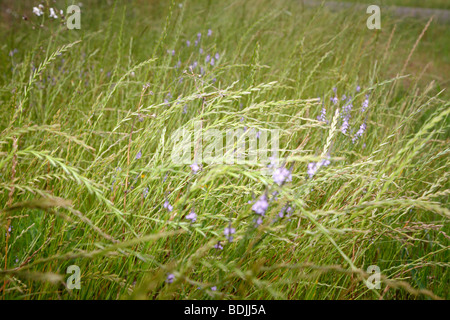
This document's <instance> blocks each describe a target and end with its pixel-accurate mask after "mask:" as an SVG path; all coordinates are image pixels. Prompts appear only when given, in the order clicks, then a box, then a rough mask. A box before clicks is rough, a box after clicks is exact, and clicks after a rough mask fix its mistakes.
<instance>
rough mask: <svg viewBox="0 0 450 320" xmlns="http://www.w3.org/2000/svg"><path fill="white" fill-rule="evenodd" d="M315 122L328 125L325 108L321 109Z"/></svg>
mask: <svg viewBox="0 0 450 320" xmlns="http://www.w3.org/2000/svg"><path fill="white" fill-rule="evenodd" d="M317 120H319V121H323V122H326V123H328V120H327V109H325V107H323V108H322V111H321V112H320V116H318V117H317Z"/></svg>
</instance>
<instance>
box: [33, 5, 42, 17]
mask: <svg viewBox="0 0 450 320" xmlns="http://www.w3.org/2000/svg"><path fill="white" fill-rule="evenodd" d="M33 13H34V14H35V15H37V16H38V17H40V16H41V15H43V14H44V12H43V11H42V10H41V5H39V8H37V7H33Z"/></svg>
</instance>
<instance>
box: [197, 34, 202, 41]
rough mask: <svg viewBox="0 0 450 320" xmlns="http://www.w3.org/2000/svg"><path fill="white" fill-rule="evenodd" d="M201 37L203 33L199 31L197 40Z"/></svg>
mask: <svg viewBox="0 0 450 320" xmlns="http://www.w3.org/2000/svg"><path fill="white" fill-rule="evenodd" d="M201 38H202V34H201V33H200V32H199V33H197V40H198V41H200V39H201Z"/></svg>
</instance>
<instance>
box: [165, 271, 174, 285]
mask: <svg viewBox="0 0 450 320" xmlns="http://www.w3.org/2000/svg"><path fill="white" fill-rule="evenodd" d="M173 280H175V275H174V274H173V273H170V274H169V275H168V276H167V279H166V282H167V283H172V282H173Z"/></svg>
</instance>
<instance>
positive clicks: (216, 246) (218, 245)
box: [214, 241, 223, 250]
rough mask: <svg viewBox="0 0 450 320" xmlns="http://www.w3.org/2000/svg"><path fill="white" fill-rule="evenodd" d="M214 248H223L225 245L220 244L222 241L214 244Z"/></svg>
mask: <svg viewBox="0 0 450 320" xmlns="http://www.w3.org/2000/svg"><path fill="white" fill-rule="evenodd" d="M214 248H216V249H217V250H223V246H222V245H221V244H220V241H219V242H217V243H216V244H215V245H214Z"/></svg>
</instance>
